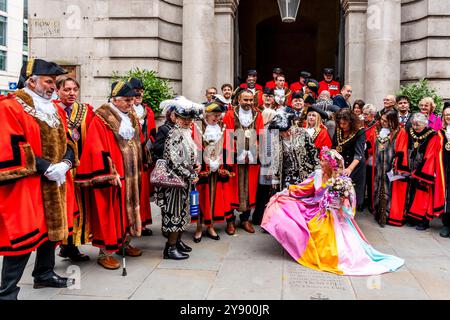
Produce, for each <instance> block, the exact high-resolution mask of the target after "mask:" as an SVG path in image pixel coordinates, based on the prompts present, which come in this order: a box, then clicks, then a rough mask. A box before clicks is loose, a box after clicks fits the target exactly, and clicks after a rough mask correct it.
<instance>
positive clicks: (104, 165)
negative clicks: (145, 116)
mask: <svg viewBox="0 0 450 320" xmlns="http://www.w3.org/2000/svg"><path fill="white" fill-rule="evenodd" d="M96 114H97V116H96V117H95V118H94V120H93V121H92V123H91V125H90V127H89V131H88V136H89V140H88V141H87V143H86V145H85V147H84V151H83V155H82V157H81V160H80V166H79V167H78V169H77V176H76V179H75V183H77V184H78V185H80V186H81V187H83V188H84V189H85V190H84V192H83V195H84V197H85V202H86V214H87V216H88V217H89V220H90V222H91V231H92V236H93V240H92V245H94V246H96V247H99V248H103V249H105V250H107V251H112V252H114V251H117V250H119V246H120V245H122V244H123V241H124V240H125V237H126V232H127V229H128V228H129V227H130V226H131V225H133V226H134V230H135V234H133V235H137V236H139V235H140V231H141V221H140V209H139V201H140V197H139V190H136V187H135V186H136V185H139V182H138V175H139V173H140V172H141V168H139V166H140V161H141V159H140V152H141V148H140V146H141V139H140V135H141V131H140V127H139V121H138V120H137V119H136V117H135V116H133V113H130V114H129V115H130V116H131V119H132V123H133V127H134V128H135V135H134V137H133V138H132V139H131V140H129V141H126V140H125V139H123V138H121V137H120V136H119V135H118V129H119V126H120V120H119V119H120V118H119V116H118V115H117V114H116V113H115V111H113V110H112V109H111V108H110V107H109V106H108V105H103V106H101V107H100V108H99V109H98V110H97V111H96ZM126 148H127V149H126ZM124 158H126V159H129V160H128V161H126V160H124ZM125 166H128V167H129V168H130V169H129V170H126V167H125ZM116 174H118V175H120V178H121V182H122V185H121V186H120V187H119V186H114V185H112V184H110V181H111V180H113V179H114V177H115V175H116ZM130 188H132V189H131V190H130ZM127 190H129V191H128V192H127Z"/></svg>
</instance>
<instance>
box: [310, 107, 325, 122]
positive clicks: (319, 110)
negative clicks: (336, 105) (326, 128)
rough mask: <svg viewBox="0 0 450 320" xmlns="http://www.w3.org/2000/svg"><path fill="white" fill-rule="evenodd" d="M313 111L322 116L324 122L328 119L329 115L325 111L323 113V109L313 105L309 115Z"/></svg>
mask: <svg viewBox="0 0 450 320" xmlns="http://www.w3.org/2000/svg"><path fill="white" fill-rule="evenodd" d="M311 111H315V112H317V113H318V114H319V115H320V117H321V118H322V120H327V119H328V114H327V113H326V112H325V111H323V110H322V108H320V107H318V106H316V105H312V106H311V107H309V108H308V111H307V113H309V112H311Z"/></svg>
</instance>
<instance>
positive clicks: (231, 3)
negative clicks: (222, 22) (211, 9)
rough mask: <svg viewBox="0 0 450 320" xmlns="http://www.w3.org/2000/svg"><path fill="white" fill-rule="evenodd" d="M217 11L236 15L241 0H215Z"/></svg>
mask: <svg viewBox="0 0 450 320" xmlns="http://www.w3.org/2000/svg"><path fill="white" fill-rule="evenodd" d="M214 3H215V13H218V14H221V13H222V14H231V15H233V16H234V14H235V12H236V10H237V8H238V6H239V0H214Z"/></svg>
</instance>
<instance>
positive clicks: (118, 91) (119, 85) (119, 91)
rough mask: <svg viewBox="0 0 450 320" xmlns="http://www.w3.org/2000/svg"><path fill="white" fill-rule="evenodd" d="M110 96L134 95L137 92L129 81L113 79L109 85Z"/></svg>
mask: <svg viewBox="0 0 450 320" xmlns="http://www.w3.org/2000/svg"><path fill="white" fill-rule="evenodd" d="M110 96H111V98H116V97H136V96H138V94H137V93H136V91H134V88H133V87H132V86H131V84H130V83H129V82H125V81H122V80H120V81H115V82H113V84H112V85H111V95H110Z"/></svg>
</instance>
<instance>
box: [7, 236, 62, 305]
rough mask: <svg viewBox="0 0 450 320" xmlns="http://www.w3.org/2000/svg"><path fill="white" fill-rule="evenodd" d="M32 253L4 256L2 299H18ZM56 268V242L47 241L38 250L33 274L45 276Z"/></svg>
mask: <svg viewBox="0 0 450 320" xmlns="http://www.w3.org/2000/svg"><path fill="white" fill-rule="evenodd" d="M30 255H31V252H30V253H27V254H23V255H20V256H11V257H3V267H2V282H1V285H0V300H17V295H18V294H19V290H20V288H19V287H18V286H17V284H18V283H19V281H20V279H21V278H22V275H23V272H24V270H25V268H26V266H27V263H28V260H29V259H30ZM54 268H55V243H54V242H51V241H46V242H44V243H43V244H41V245H40V246H39V247H38V248H37V250H36V260H35V263H34V270H33V273H32V276H33V277H35V278H39V277H45V276H46V275H47V274H48V273H51V272H53V269H54Z"/></svg>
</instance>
